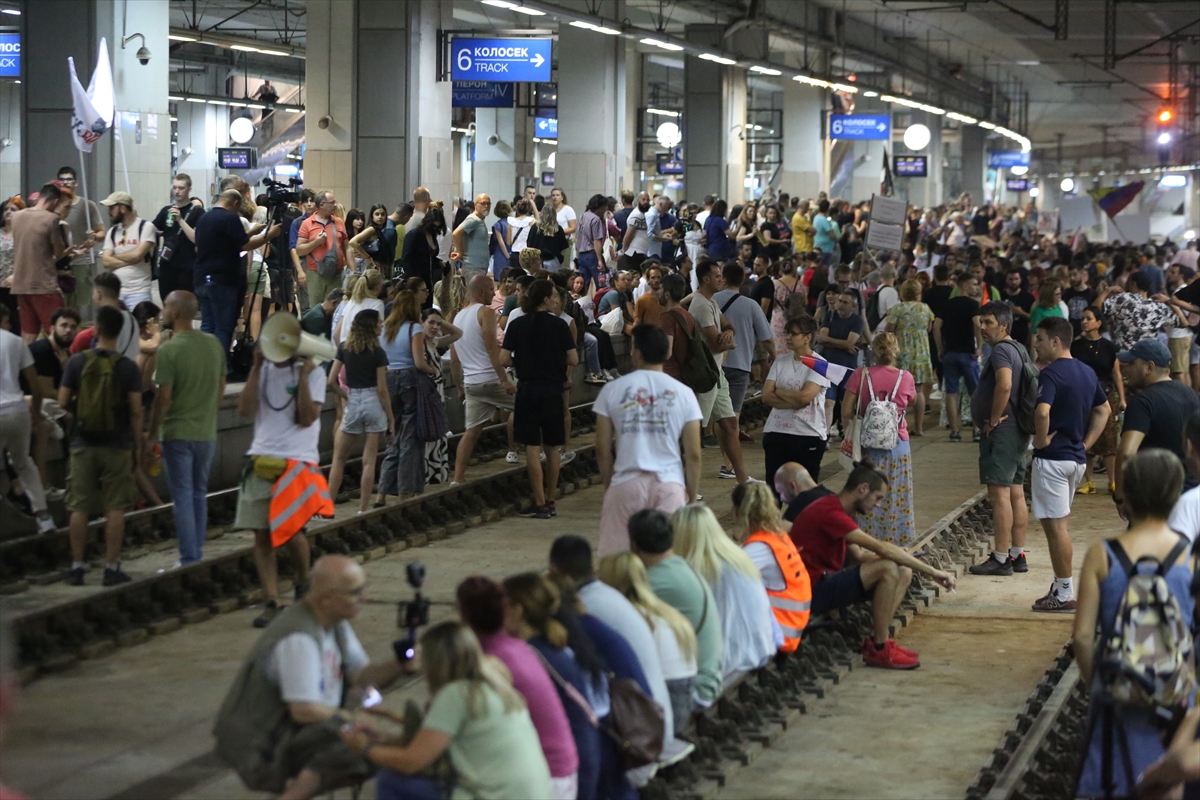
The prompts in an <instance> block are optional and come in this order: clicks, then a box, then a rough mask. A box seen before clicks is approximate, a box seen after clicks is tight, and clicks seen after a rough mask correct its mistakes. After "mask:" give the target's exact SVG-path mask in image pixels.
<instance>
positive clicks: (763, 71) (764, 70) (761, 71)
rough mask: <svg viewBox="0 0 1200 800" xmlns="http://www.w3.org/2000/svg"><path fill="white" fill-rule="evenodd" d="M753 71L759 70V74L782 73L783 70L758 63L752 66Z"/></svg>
mask: <svg viewBox="0 0 1200 800" xmlns="http://www.w3.org/2000/svg"><path fill="white" fill-rule="evenodd" d="M750 71H751V72H757V73H758V74H759V75H782V74H783V72H781V71H780V70H777V69H771V68H770V67H760V66H758V65H757V64H755V65H753V66H751V67H750Z"/></svg>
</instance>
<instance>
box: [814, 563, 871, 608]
mask: <svg viewBox="0 0 1200 800" xmlns="http://www.w3.org/2000/svg"><path fill="white" fill-rule="evenodd" d="M861 569H862V566H861V565H859V564H855V565H854V566H853V567H846V568H845V569H841V570H838V571H837V572H826V573H825V576H824V577H822V578H821V579H820V580H819V581H817V582H816V583H814V584H813V587H812V613H813V614H828V613H829V612H830V611H833V610H835V609H838V608H845V607H846V606H852V605H854V604H855V603H861V602H862V601H863V600H870V599H871V598H872V597H874V595H875V589H874V587H872V588H870V589H868V588H867V587H865V586H863V582H862V576H861V575H860V574H859V571H860V570H861Z"/></svg>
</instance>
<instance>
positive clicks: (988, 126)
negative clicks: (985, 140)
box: [979, 122, 996, 131]
mask: <svg viewBox="0 0 1200 800" xmlns="http://www.w3.org/2000/svg"><path fill="white" fill-rule="evenodd" d="M979 127H981V128H983V129H984V130H987V131H994V130H996V126H995V125H993V124H992V123H990V122H980V123H979Z"/></svg>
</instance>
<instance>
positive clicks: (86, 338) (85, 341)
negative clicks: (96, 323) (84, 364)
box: [71, 328, 96, 356]
mask: <svg viewBox="0 0 1200 800" xmlns="http://www.w3.org/2000/svg"><path fill="white" fill-rule="evenodd" d="M94 338H96V329H95V328H84V329H83V330H81V331H80V332H79V333H77V334H75V338H74V339H72V340H71V355H73V356H76V355H79V354H80V353H82V352H84V351H86V350H91V349H92V339H94Z"/></svg>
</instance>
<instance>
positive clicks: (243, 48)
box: [229, 44, 258, 53]
mask: <svg viewBox="0 0 1200 800" xmlns="http://www.w3.org/2000/svg"><path fill="white" fill-rule="evenodd" d="M229 49H230V50H241V51H242V52H244V53H257V52H258V48H257V47H251V46H250V45H248V44H231V45H229Z"/></svg>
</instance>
